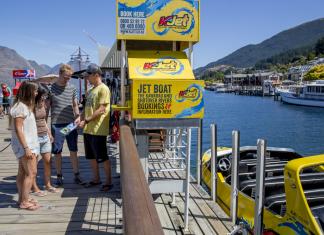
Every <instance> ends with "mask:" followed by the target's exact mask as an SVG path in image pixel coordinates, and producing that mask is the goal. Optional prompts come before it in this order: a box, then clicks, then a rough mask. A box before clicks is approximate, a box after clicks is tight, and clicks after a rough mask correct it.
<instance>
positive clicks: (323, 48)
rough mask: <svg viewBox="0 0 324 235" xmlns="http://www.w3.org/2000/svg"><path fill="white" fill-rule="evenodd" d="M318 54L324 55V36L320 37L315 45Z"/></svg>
mask: <svg viewBox="0 0 324 235" xmlns="http://www.w3.org/2000/svg"><path fill="white" fill-rule="evenodd" d="M315 53H316V55H324V37H323V38H321V39H319V40H318V41H317V43H316V45H315Z"/></svg>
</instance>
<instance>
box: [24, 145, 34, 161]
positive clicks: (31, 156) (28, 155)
mask: <svg viewBox="0 0 324 235" xmlns="http://www.w3.org/2000/svg"><path fill="white" fill-rule="evenodd" d="M34 155H35V154H34V153H32V151H31V150H30V149H29V148H28V147H27V148H25V157H26V158H27V159H32V158H33V156H34Z"/></svg>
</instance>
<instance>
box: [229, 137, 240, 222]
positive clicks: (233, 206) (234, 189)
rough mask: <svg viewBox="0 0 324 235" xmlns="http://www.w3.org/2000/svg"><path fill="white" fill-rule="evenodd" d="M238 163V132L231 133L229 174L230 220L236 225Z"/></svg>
mask: <svg viewBox="0 0 324 235" xmlns="http://www.w3.org/2000/svg"><path fill="white" fill-rule="evenodd" d="M239 162H240V132H239V131H233V132H232V172H231V213H230V214H231V219H232V223H233V224H234V225H235V224H237V208H238V207H237V204H238V192H239V189H238V185H239Z"/></svg>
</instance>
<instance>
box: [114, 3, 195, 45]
mask: <svg viewBox="0 0 324 235" xmlns="http://www.w3.org/2000/svg"><path fill="white" fill-rule="evenodd" d="M199 7H200V6H199V0H117V21H116V22H117V27H116V29H117V39H132V40H166V41H188V42H189V41H191V42H198V41H199V28H200V25H199Z"/></svg>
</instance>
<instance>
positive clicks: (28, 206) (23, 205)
mask: <svg viewBox="0 0 324 235" xmlns="http://www.w3.org/2000/svg"><path fill="white" fill-rule="evenodd" d="M19 209H23V210H29V211H35V210H37V209H39V206H38V205H35V204H33V203H31V202H27V203H20V205H19Z"/></svg>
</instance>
